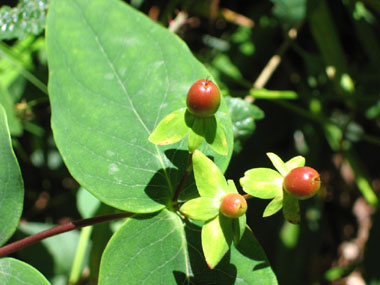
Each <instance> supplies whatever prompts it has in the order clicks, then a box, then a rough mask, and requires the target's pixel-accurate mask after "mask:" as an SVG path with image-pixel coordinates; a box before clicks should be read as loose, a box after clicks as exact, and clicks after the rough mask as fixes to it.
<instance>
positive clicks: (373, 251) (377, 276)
mask: <svg viewBox="0 0 380 285" xmlns="http://www.w3.org/2000/svg"><path fill="white" fill-rule="evenodd" d="M379 241H380V212H379V211H377V213H376V214H375V215H374V217H373V224H372V228H371V231H370V235H369V239H368V242H367V245H366V250H365V253H364V268H365V272H364V278H365V280H366V283H367V284H380V266H379V263H378V262H377V261H378V259H379V255H380V244H379Z"/></svg>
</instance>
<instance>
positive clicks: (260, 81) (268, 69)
mask: <svg viewBox="0 0 380 285" xmlns="http://www.w3.org/2000/svg"><path fill="white" fill-rule="evenodd" d="M301 25H302V23H300V24H298V25H296V26H295V27H293V28H291V29H290V30H289V32H288V36H287V38H286V40H285V41H284V42H283V43H282V45H281V46H280V47H279V48H278V50H277V51H276V53H275V54H274V55H273V56H272V57H271V59H270V60H269V61H268V63H267V65H266V66H265V67H264V69H263V70H262V71H261V73H260V75H259V77H257V79H256V81H255V83H253V89H261V88H264V86H265V85H266V84H267V82H268V81H269V79H270V78H271V76H272V74H273V73H274V72H275V70H276V69H277V67H278V66H279V64H280V62H281V60H282V57H283V56H284V54H285V52H286V51H287V50H288V48H289V46H290V44H291V43H292V41H293V40H295V39H296V38H297V33H298V30H299V28H300V27H301ZM253 99H254V98H253V97H252V96H250V95H248V96H247V97H246V98H245V100H246V101H247V102H250V103H252V102H253Z"/></svg>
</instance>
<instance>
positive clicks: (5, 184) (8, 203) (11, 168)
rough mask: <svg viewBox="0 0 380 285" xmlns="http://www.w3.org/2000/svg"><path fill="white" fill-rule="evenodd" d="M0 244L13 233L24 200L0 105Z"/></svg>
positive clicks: (21, 182) (4, 115) (18, 171)
mask: <svg viewBox="0 0 380 285" xmlns="http://www.w3.org/2000/svg"><path fill="white" fill-rule="evenodd" d="M0 157H1V159H0V217H1V219H0V245H1V244H3V243H4V242H5V241H7V240H8V238H9V237H10V236H11V235H12V234H13V232H14V231H15V229H16V226H17V224H18V222H19V219H20V216H21V212H22V205H23V201H24V183H23V180H22V177H21V173H20V168H19V166H18V163H17V159H16V157H15V154H14V152H13V149H12V143H11V138H10V135H9V129H8V123H7V117H6V114H5V111H4V109H3V107H2V106H1V105H0Z"/></svg>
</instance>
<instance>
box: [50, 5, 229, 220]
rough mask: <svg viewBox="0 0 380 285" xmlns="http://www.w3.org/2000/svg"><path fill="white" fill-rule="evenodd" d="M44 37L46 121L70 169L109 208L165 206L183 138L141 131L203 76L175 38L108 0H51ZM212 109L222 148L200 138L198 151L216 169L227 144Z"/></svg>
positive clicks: (182, 157) (183, 154)
mask: <svg viewBox="0 0 380 285" xmlns="http://www.w3.org/2000/svg"><path fill="white" fill-rule="evenodd" d="M46 37H47V54H48V62H49V71H50V77H49V96H50V99H51V106H52V128H53V132H54V137H55V140H56V143H57V146H58V148H59V151H60V152H61V154H62V157H63V159H64V161H65V163H66V165H67V166H68V168H69V170H70V172H71V173H72V175H73V176H74V177H75V178H76V179H77V180H78V181H79V183H80V184H81V185H82V186H84V187H85V188H86V189H87V190H88V191H90V192H91V193H92V194H93V195H95V196H96V197H97V198H98V199H100V200H101V201H103V202H104V203H106V204H109V205H111V206H114V207H116V208H120V209H123V210H127V211H134V212H140V213H141V212H154V211H157V210H159V209H162V208H163V207H165V204H167V203H169V202H170V201H171V197H172V196H173V195H174V189H175V188H176V186H177V184H178V182H179V180H180V178H181V176H182V174H183V172H182V171H184V169H185V167H186V163H187V159H188V154H187V145H186V142H184V141H181V142H178V143H177V144H174V145H169V146H156V145H154V144H152V143H151V142H149V141H148V137H149V135H150V134H151V133H152V131H153V130H154V128H155V127H156V126H157V124H158V123H159V122H160V120H161V119H162V118H164V117H165V116H166V115H168V114H169V113H171V112H173V111H175V110H177V109H179V108H181V107H184V106H186V102H185V101H186V94H187V91H188V89H189V87H190V86H191V85H192V83H193V82H195V81H196V80H198V79H200V78H208V77H209V73H208V72H207V71H206V69H205V68H204V67H203V65H202V64H200V63H199V62H198V61H197V60H196V59H195V58H194V57H193V55H192V54H191V52H190V51H189V49H188V48H187V46H186V45H185V44H184V43H183V42H182V41H181V40H180V39H179V38H178V37H177V36H176V35H174V34H172V33H171V32H169V31H167V30H166V29H165V28H163V27H161V26H159V25H158V24H156V23H154V22H152V21H151V20H150V19H149V18H147V17H146V16H145V15H143V14H141V13H139V12H137V11H135V10H134V9H132V8H131V7H129V6H127V5H126V4H124V3H122V2H121V1H118V0H111V1H109V0H91V1H90V0H68V1H54V0H53V1H52V2H51V6H50V7H49V14H48V21H47V34H46ZM217 116H218V117H219V119H220V121H221V122H222V124H223V125H224V128H225V130H226V132H227V139H228V144H229V155H228V156H221V155H218V154H217V153H215V152H213V151H212V150H211V148H210V147H208V146H207V145H205V144H203V146H202V150H203V151H204V152H205V153H206V154H208V155H212V156H213V157H214V159H215V162H216V163H217V165H218V166H219V167H220V169H222V171H224V170H225V169H226V167H227V165H228V162H229V159H230V156H231V152H232V147H233V141H232V131H231V121H230V117H229V114H228V110H227V107H226V104H225V102H224V100H223V102H222V103H221V108H220V109H219V111H218V113H217ZM178 169H181V171H179V170H178ZM193 188H194V191H195V187H193Z"/></svg>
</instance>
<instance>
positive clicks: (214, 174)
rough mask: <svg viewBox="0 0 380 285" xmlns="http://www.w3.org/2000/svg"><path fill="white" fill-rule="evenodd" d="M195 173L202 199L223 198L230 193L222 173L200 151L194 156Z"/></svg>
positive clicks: (195, 152)
mask: <svg viewBox="0 0 380 285" xmlns="http://www.w3.org/2000/svg"><path fill="white" fill-rule="evenodd" d="M193 171H194V177H195V183H196V184H197V188H198V192H199V194H200V195H201V196H202V197H209V198H222V197H223V196H224V195H225V194H226V193H228V192H226V189H227V188H228V186H227V182H226V179H225V178H224V176H223V174H222V172H221V171H220V170H219V168H218V167H217V166H216V165H215V164H214V162H212V160H211V159H209V158H208V157H206V156H205V155H204V154H203V153H202V152H200V151H198V150H196V151H194V154H193Z"/></svg>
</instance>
